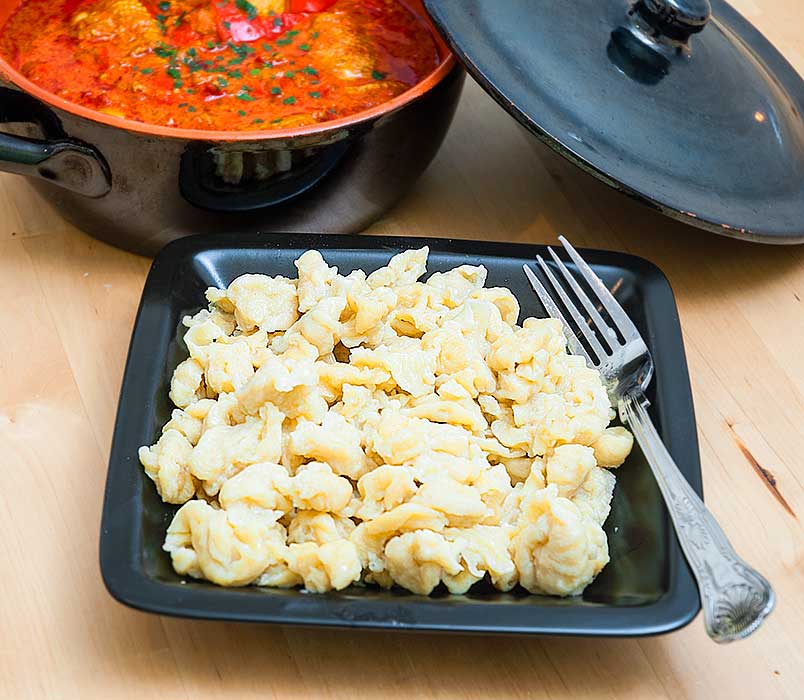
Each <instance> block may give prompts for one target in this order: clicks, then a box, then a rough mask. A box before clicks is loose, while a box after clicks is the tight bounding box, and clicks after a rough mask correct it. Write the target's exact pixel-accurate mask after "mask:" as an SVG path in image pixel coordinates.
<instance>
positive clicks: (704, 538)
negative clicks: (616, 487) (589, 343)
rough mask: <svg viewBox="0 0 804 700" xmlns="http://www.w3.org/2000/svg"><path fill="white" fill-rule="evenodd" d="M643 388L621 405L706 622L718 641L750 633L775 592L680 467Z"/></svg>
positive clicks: (771, 603)
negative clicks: (738, 551) (690, 574)
mask: <svg viewBox="0 0 804 700" xmlns="http://www.w3.org/2000/svg"><path fill="white" fill-rule="evenodd" d="M647 406H648V401H647V399H646V398H645V396H644V395H643V394H642V393H641V392H639V393H637V392H634V393H629V394H626V395H625V396H623V397H621V398H620V401H619V409H620V416H621V417H622V419H623V421H624V422H626V423H628V424H629V426H630V427H631V430H632V431H633V433H634V437H635V438H636V440H637V442H638V443H639V445H640V446H641V447H642V450H643V452H644V454H645V457H646V458H647V460H648V463H649V464H650V466H651V469H652V470H653V473H654V476H655V477H656V481H657V482H658V484H659V488H660V489H661V492H662V494H663V495H664V499H665V502H666V503H667V508H668V510H669V511H670V517H671V518H672V520H673V524H674V525H675V528H676V533H677V534H678V539H679V542H680V543H681V548H682V549H683V550H684V554H685V555H686V557H687V561H688V562H689V564H690V567H691V568H692V571H693V573H694V575H695V578H696V579H697V580H698V586H699V589H700V593H701V604H702V606H703V612H704V623H705V624H706V630H707V632H708V633H709V636H710V637H712V639H714V640H715V641H716V642H731V641H734V640H736V639H742V638H743V637H747V636H748V635H749V634H751V633H752V632H753V631H754V630H755V629H756V628H757V627H759V625H760V624H761V623H762V620H764V619H765V617H767V616H768V615H769V614H770V612H771V611H772V610H773V606H774V604H775V596H774V593H773V589H772V588H771V586H770V584H769V583H768V582H767V581H766V580H765V578H764V577H763V576H762V575H761V574H759V573H758V572H757V571H755V570H754V569H752V568H751V567H750V566H749V565H748V564H746V562H745V561H743V560H742V559H741V558H740V557H739V556H737V554H736V552H735V551H734V549H733V548H732V546H731V544H730V543H729V541H728V539H727V538H726V535H725V534H724V532H723V530H722V529H721V528H720V526H719V525H718V524H717V521H716V520H715V518H714V517H713V516H712V514H711V513H710V512H709V510H708V509H707V508H706V506H705V505H704V503H703V501H702V500H701V499H700V498H699V497H698V495H697V494H696V493H695V491H693V490H692V487H691V486H690V485H689V483H688V482H687V480H686V479H685V478H684V475H683V474H682V473H681V472H680V471H679V469H678V467H677V466H676V463H675V462H674V461H673V458H672V457H671V456H670V453H669V452H668V451H667V448H666V447H665V446H664V443H663V442H662V440H661V438H660V437H659V433H658V432H657V431H656V428H655V427H654V425H653V422H652V421H651V419H650V416H649V415H648V411H647Z"/></svg>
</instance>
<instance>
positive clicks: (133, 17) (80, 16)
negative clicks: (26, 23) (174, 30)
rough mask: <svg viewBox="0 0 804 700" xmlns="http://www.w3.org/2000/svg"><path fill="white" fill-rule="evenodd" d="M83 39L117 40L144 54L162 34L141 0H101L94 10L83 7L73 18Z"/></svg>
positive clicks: (119, 43) (71, 21)
mask: <svg viewBox="0 0 804 700" xmlns="http://www.w3.org/2000/svg"><path fill="white" fill-rule="evenodd" d="M70 25H71V26H72V27H73V29H74V31H75V34H76V36H77V37H78V39H79V40H81V41H87V40H94V41H115V42H116V43H117V44H118V45H126V46H127V48H128V49H129V51H130V53H132V54H136V53H142V52H144V51H147V50H148V49H149V48H151V47H153V46H155V45H156V44H157V43H158V42H159V40H160V39H161V37H162V34H161V32H160V31H159V25H158V24H157V21H156V20H155V19H154V18H153V17H152V16H151V14H150V12H148V10H147V9H146V8H145V5H143V4H142V3H141V2H140V1H139V0H98V1H97V2H95V3H93V4H92V5H91V9H87V10H79V11H78V12H76V13H75V14H74V15H73V16H72V17H71V19H70Z"/></svg>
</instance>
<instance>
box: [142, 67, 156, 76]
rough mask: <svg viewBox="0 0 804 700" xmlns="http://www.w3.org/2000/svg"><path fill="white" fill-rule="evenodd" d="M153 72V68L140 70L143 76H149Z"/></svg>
mask: <svg viewBox="0 0 804 700" xmlns="http://www.w3.org/2000/svg"><path fill="white" fill-rule="evenodd" d="M153 72H154V69H153V68H140V73H142V74H143V75H150V74H151V73H153Z"/></svg>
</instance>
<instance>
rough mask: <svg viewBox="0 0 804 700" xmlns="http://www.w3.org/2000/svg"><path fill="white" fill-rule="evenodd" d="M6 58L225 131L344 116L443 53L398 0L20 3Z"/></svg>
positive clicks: (71, 90) (109, 109) (111, 102)
mask: <svg viewBox="0 0 804 700" xmlns="http://www.w3.org/2000/svg"><path fill="white" fill-rule="evenodd" d="M0 54H2V55H3V56H4V57H5V58H6V60H7V61H9V63H10V64H11V65H13V66H14V67H15V68H16V69H17V70H18V71H19V72H20V73H22V74H23V75H24V76H26V77H27V78H28V79H29V80H31V81H32V82H34V83H36V84H37V85H39V86H41V87H42V88H44V89H45V90H48V91H50V92H52V93H54V94H56V95H59V96H60V97H63V98H64V99H66V100H69V101H71V102H74V103H77V104H80V105H83V106H85V107H89V108H90V109H93V110H97V111H99V112H104V113H106V114H111V115H114V116H118V117H124V118H127V119H133V120H136V121H140V122H145V123H149V124H157V125H162V126H173V127H180V128H188V129H205V130H226V131H233V130H234V131H245V130H263V129H274V128H277V129H278V128H291V127H302V126H306V125H310V124H315V123H318V122H325V121H328V120H331V119H338V118H341V117H346V116H349V115H352V114H355V113H357V112H361V111H363V110H366V109H370V108H371V107H375V106H377V105H380V104H382V103H384V102H387V101H388V100H390V99H393V98H394V97H396V96H397V95H400V94H401V93H403V92H405V91H406V90H408V89H409V88H410V87H412V86H413V85H415V84H416V83H418V82H419V81H421V80H422V79H423V78H425V77H426V76H427V75H428V74H430V73H431V72H432V71H433V70H435V68H436V67H437V66H438V65H439V63H440V61H441V57H440V56H439V52H438V48H437V45H436V42H435V40H434V37H433V36H432V34H431V33H430V29H429V28H428V26H427V25H426V24H425V23H424V21H423V20H421V19H420V18H419V17H418V16H417V15H416V14H414V12H413V11H412V10H411V9H410V8H408V7H407V6H406V5H405V4H404V2H402V0H55V1H54V0H24V1H23V2H22V4H21V5H20V6H19V8H18V9H17V10H16V11H15V13H14V14H13V15H12V16H11V17H10V18H9V20H8V21H7V22H6V24H5V25H4V26H3V28H2V30H0Z"/></svg>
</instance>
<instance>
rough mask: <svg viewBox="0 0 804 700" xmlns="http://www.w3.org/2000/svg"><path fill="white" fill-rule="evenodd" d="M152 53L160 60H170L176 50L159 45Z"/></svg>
mask: <svg viewBox="0 0 804 700" xmlns="http://www.w3.org/2000/svg"><path fill="white" fill-rule="evenodd" d="M154 53H155V54H156V55H157V56H159V57H160V58H170V57H171V56H175V55H176V49H174V48H173V47H172V46H168V45H167V44H165V43H160V44H159V46H157V47H156V48H155V49H154Z"/></svg>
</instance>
